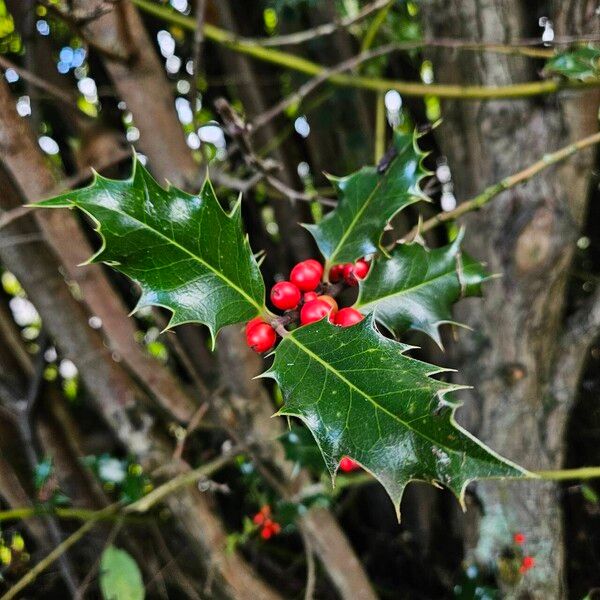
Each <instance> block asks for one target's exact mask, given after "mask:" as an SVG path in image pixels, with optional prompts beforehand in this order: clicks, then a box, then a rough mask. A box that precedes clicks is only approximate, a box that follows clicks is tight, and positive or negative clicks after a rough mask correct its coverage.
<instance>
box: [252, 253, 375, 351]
mask: <svg viewBox="0 0 600 600" xmlns="http://www.w3.org/2000/svg"><path fill="white" fill-rule="evenodd" d="M369 267H370V265H369V263H368V262H367V261H366V260H364V259H362V258H361V259H359V260H357V261H356V262H355V263H347V264H341V265H334V266H333V267H332V268H331V270H330V272H329V281H328V282H324V281H323V265H322V264H321V263H320V262H318V261H316V260H313V259H309V260H304V261H302V262H300V263H298V264H297V265H296V266H295V267H294V268H293V269H292V270H291V272H290V279H289V281H280V282H278V283H276V284H275V285H274V286H273V287H272V288H271V302H272V303H273V306H274V307H275V308H278V309H279V310H282V311H285V313H286V316H285V317H279V318H277V319H275V320H274V323H276V322H279V323H280V324H281V325H282V326H283V325H284V324H286V325H287V324H291V323H294V322H296V323H297V322H299V323H300V325H308V324H309V323H314V322H315V321H320V320H321V319H323V318H325V317H328V318H329V320H330V321H331V322H332V323H333V324H334V325H339V326H340V327H350V326H351V325H354V324H356V323H358V322H359V321H362V319H363V318H364V317H363V315H362V314H361V313H360V312H359V311H357V310H356V309H355V308H352V307H347V308H339V307H338V304H337V301H336V300H335V298H334V295H336V294H337V292H339V291H340V289H341V287H340V284H346V285H348V286H351V287H352V286H356V285H358V280H359V279H364V277H366V275H367V273H368V272H369ZM327 292H328V293H327ZM276 341H277V332H276V330H275V328H274V327H273V322H272V323H268V322H267V321H266V320H265V319H264V318H263V317H256V318H254V319H252V320H251V321H248V323H247V324H246V342H247V344H248V346H250V348H252V349H253V350H254V351H255V352H267V351H269V350H271V348H273V346H274V345H275V342H276Z"/></svg>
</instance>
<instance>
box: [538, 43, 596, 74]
mask: <svg viewBox="0 0 600 600" xmlns="http://www.w3.org/2000/svg"><path fill="white" fill-rule="evenodd" d="M599 60H600V48H594V47H592V46H584V47H581V48H574V49H572V50H567V51H565V52H561V53H560V54H557V55H556V56H554V57H552V58H551V59H550V60H548V62H547V63H546V66H545V67H544V73H545V74H546V75H561V76H562V77H566V78H567V79H576V80H580V81H585V80H586V79H595V78H596V77H598V76H600V68H599V67H600V65H599V64H598V61H599Z"/></svg>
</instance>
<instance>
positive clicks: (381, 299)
mask: <svg viewBox="0 0 600 600" xmlns="http://www.w3.org/2000/svg"><path fill="white" fill-rule="evenodd" d="M453 273H454V271H446V272H445V273H442V274H441V275H438V276H437V277H433V278H432V279H427V281H423V283H419V284H417V285H413V286H412V287H409V288H406V289H404V290H401V291H399V292H394V293H392V294H385V295H384V296H379V298H377V300H371V301H369V302H366V303H365V304H360V297H359V298H358V299H357V301H356V304H355V305H354V306H355V307H356V308H365V307H366V306H371V305H373V304H378V303H379V302H381V301H383V300H386V299H387V298H392V297H393V296H404V295H406V294H409V293H411V292H414V291H415V290H418V289H420V288H422V287H425V286H428V285H431V284H432V283H433V282H434V281H437V280H438V279H441V278H442V277H446V275H452V274H453ZM459 283H460V282H459Z"/></svg>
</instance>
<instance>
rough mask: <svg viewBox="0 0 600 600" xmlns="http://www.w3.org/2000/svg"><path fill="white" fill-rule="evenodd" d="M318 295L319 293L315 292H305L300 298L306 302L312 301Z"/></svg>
mask: <svg viewBox="0 0 600 600" xmlns="http://www.w3.org/2000/svg"><path fill="white" fill-rule="evenodd" d="M318 297H319V294H317V292H306V294H304V296H302V300H303V301H304V303H305V304H306V303H307V302H312V301H313V300H316V299H317V298H318Z"/></svg>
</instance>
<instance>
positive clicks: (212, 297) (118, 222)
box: [35, 157, 265, 346]
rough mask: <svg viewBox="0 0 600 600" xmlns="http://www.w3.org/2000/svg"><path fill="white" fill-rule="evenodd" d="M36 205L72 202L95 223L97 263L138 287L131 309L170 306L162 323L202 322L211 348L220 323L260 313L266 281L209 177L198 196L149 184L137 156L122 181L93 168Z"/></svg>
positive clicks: (236, 215)
mask: <svg viewBox="0 0 600 600" xmlns="http://www.w3.org/2000/svg"><path fill="white" fill-rule="evenodd" d="M35 206H41V207H48V208H61V207H77V208H80V209H81V210H83V211H84V212H85V213H87V214H88V215H89V216H90V217H91V218H92V219H93V220H94V221H95V222H96V231H98V233H99V234H100V235H101V236H102V247H101V248H100V250H99V251H98V252H97V253H96V254H95V255H94V256H93V257H92V258H91V259H90V261H89V262H104V263H107V264H109V265H111V266H112V267H114V268H115V269H117V270H118V271H121V272H122V273H124V274H125V275H127V276H128V277H130V278H131V279H133V280H134V281H136V282H137V283H138V284H139V285H140V287H141V290H142V293H141V296H140V299H139V301H138V304H137V306H136V310H138V309H140V308H142V307H145V306H162V307H164V308H168V309H169V310H171V311H172V313H173V314H172V316H171V320H170V322H169V325H168V327H169V328H170V327H173V326H175V325H179V324H181V323H188V322H199V323H204V324H205V325H207V327H208V328H209V330H210V333H211V336H212V341H213V346H214V341H215V336H216V334H217V332H218V331H219V329H220V328H221V327H224V326H225V325H230V324H232V323H239V322H241V321H247V320H248V319H251V318H253V317H255V316H256V315H258V314H259V313H260V312H262V310H263V307H264V298H265V287H264V282H263V279H262V276H261V274H260V270H259V268H258V264H257V262H256V260H255V258H254V256H253V255H252V251H251V249H250V245H249V243H248V238H247V237H246V236H245V235H244V233H243V230H242V220H241V206H240V202H239V201H238V202H237V203H236V205H235V206H234V208H233V209H232V211H231V212H230V213H229V214H227V213H226V212H225V211H224V210H223V209H222V208H221V206H220V204H219V202H218V200H217V198H216V196H215V192H214V190H213V187H212V185H211V184H210V181H208V179H207V180H206V181H205V183H204V185H203V186H202V190H201V191H200V193H199V194H198V195H191V194H187V193H185V192H182V191H181V190H178V189H177V188H174V187H172V186H169V187H168V188H167V189H164V188H162V187H161V186H159V185H158V183H156V181H155V180H154V179H153V178H152V176H151V175H150V174H149V173H148V171H147V170H146V169H145V168H144V166H143V165H142V164H141V163H140V162H139V160H138V159H137V157H136V158H135V160H134V168H133V174H132V176H131V178H130V179H128V180H125V181H115V180H112V179H106V178H104V177H102V176H100V175H98V174H96V173H95V174H94V181H93V182H92V184H91V185H90V186H89V187H87V188H84V189H81V190H77V191H73V192H67V193H65V194H63V195H61V196H58V197H56V198H52V199H49V200H43V201H42V202H39V203H37V204H36V205H35Z"/></svg>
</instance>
